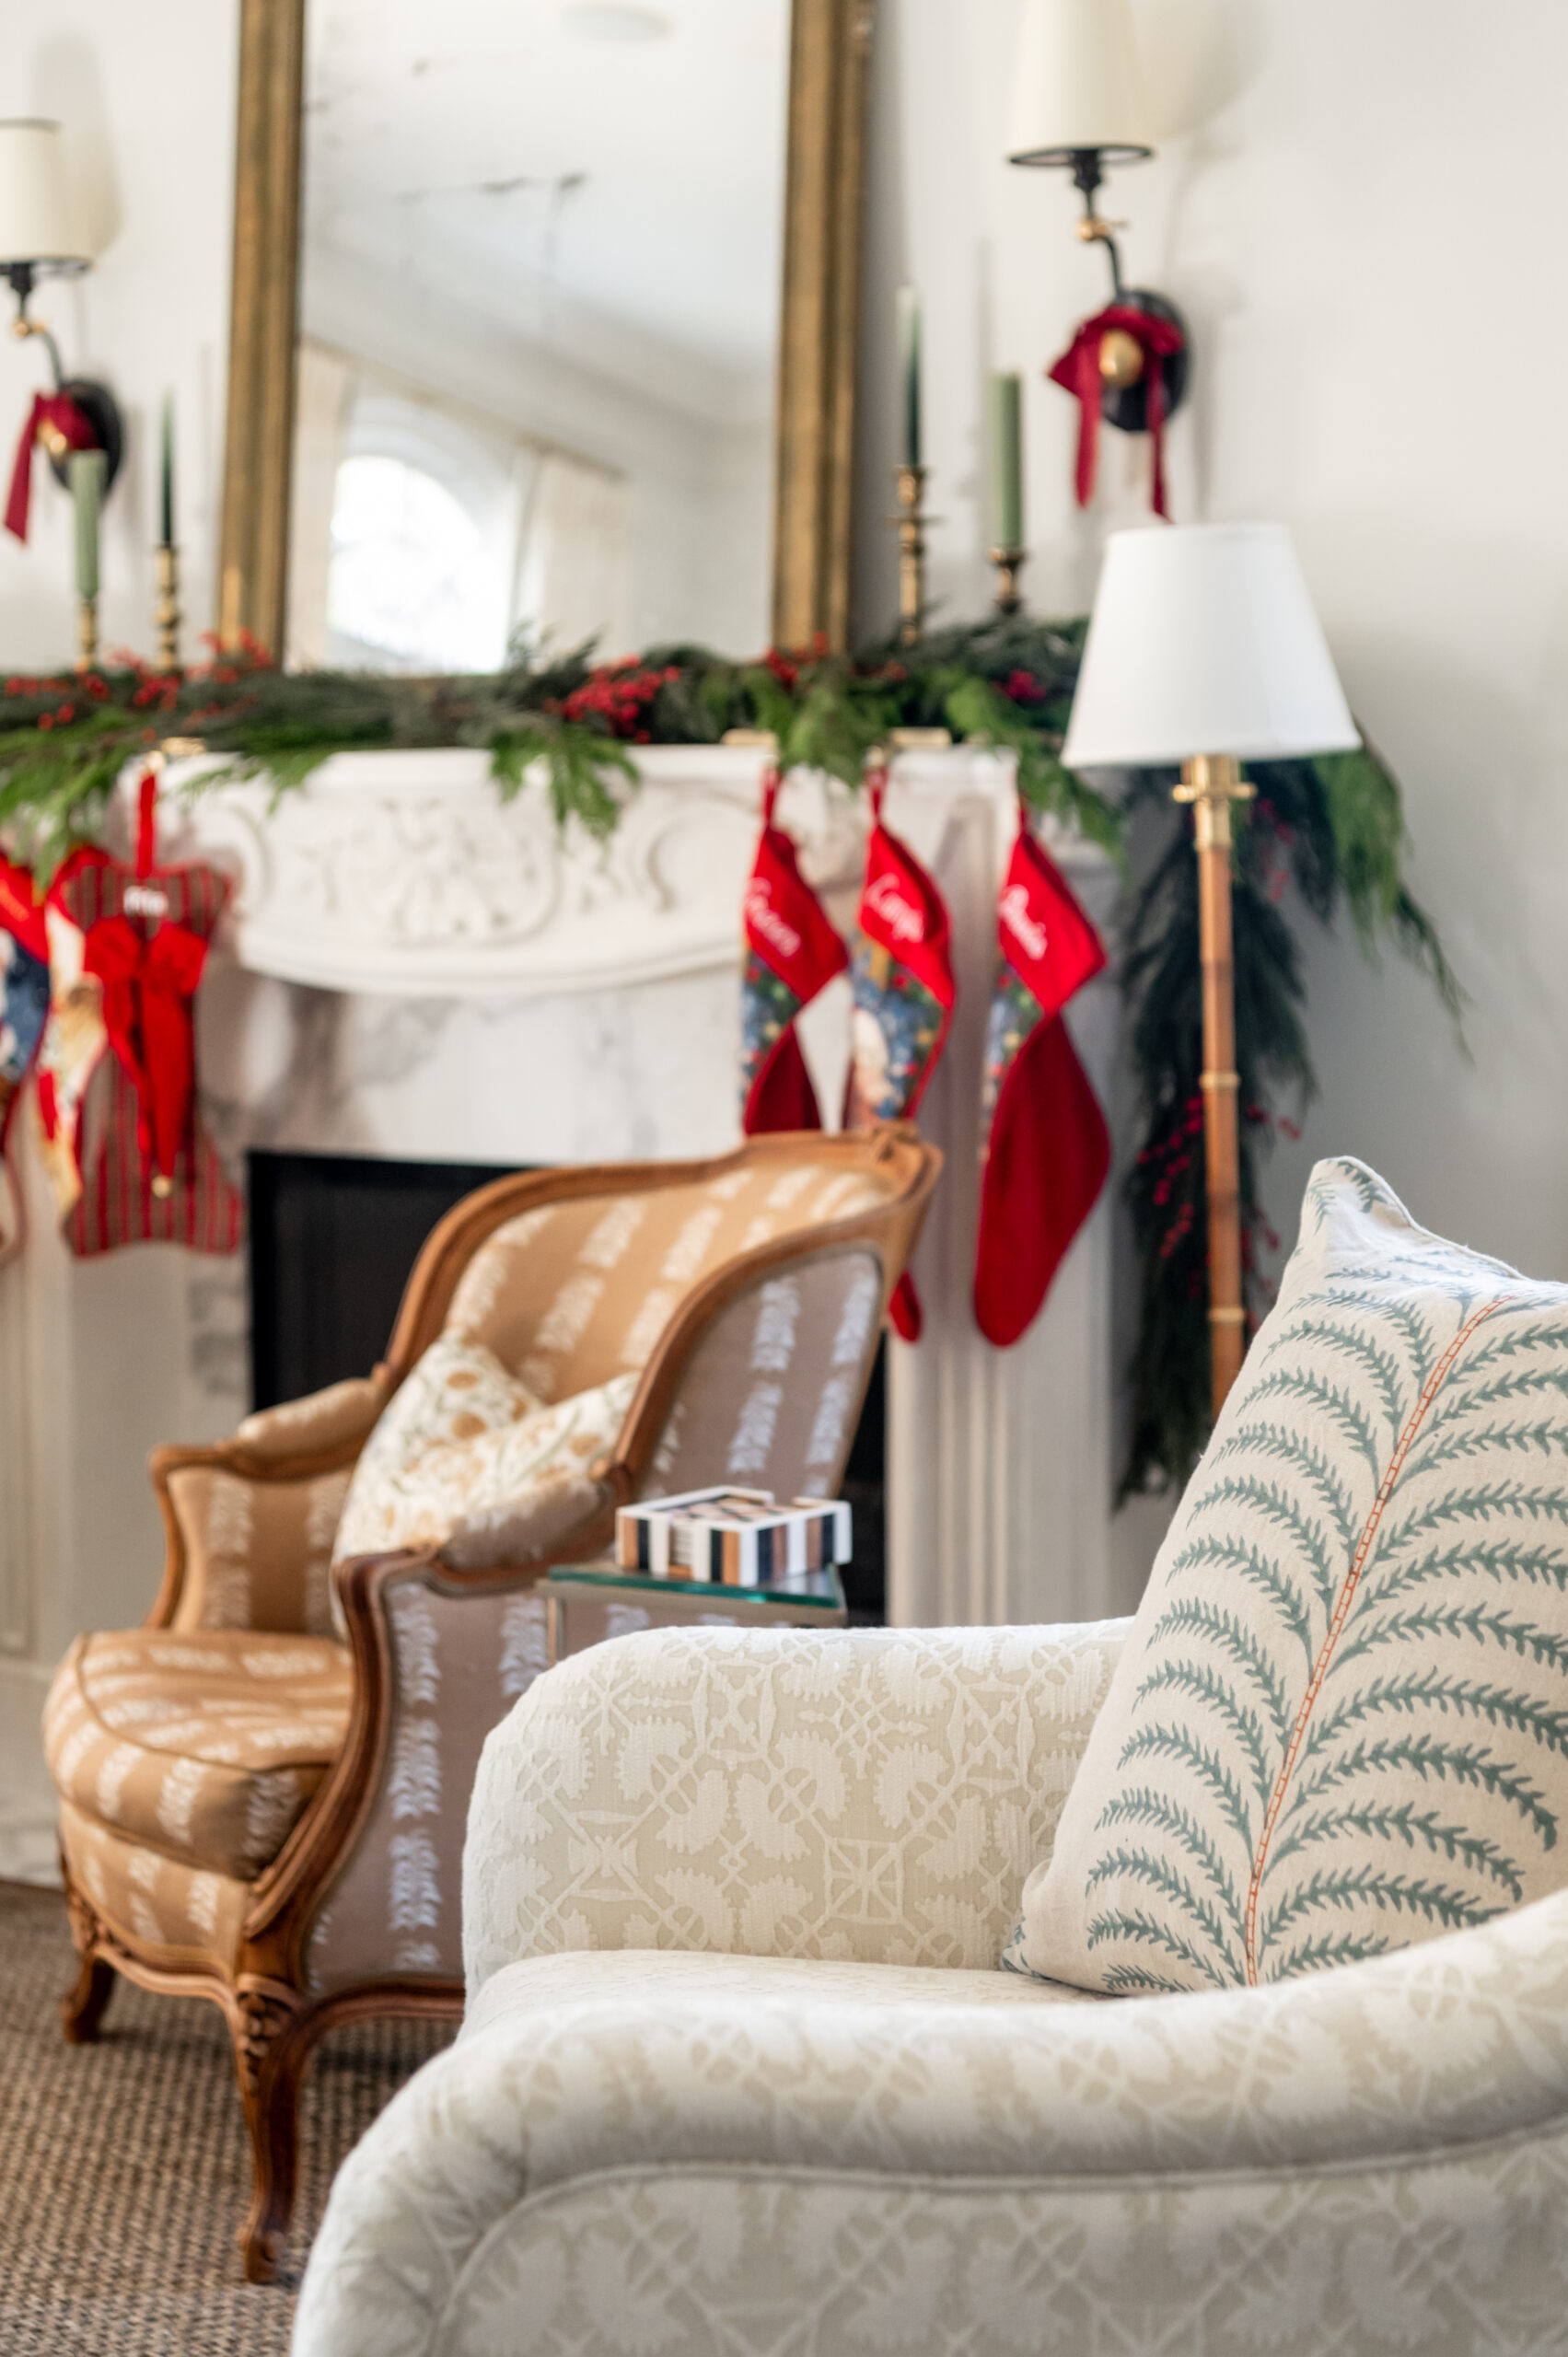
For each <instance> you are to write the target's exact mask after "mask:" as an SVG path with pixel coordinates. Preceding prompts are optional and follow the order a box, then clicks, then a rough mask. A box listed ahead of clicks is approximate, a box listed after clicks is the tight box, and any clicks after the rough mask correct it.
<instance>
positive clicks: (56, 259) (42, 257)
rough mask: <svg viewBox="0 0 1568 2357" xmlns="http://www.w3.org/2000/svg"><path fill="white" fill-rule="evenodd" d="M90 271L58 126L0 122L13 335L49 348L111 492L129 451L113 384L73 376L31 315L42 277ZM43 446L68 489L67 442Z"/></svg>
mask: <svg viewBox="0 0 1568 2357" xmlns="http://www.w3.org/2000/svg"><path fill="white" fill-rule="evenodd" d="M91 267H92V257H91V255H90V254H87V253H84V251H83V250H82V241H81V239H80V238H79V237H78V236H77V234H76V231H75V226H74V224H73V221H72V215H71V206H70V203H69V201H68V198H67V193H66V188H65V168H64V157H62V154H61V151H60V126H59V124H58V123H57V122H37V121H24V122H0V277H4V278H5V279H6V281H7V282H8V284H9V285H10V288H11V292H12V293H13V294H14V295H15V296H16V298H17V316H16V318H15V319H14V320H13V321H12V323H11V332H12V334H13V335H17V336H23V337H26V336H37V337H38V338H39V339H40V341H41V343H42V344H43V347H44V349H45V351H46V352H47V353H48V354H49V366H50V373H51V374H52V377H53V379H54V390H55V392H56V393H63V394H64V396H65V397H66V399H67V400H69V401H72V402H74V403H75V407H76V408H77V409H78V410H80V412H82V415H83V417H85V418H86V420H87V424H89V425H90V426H91V427H92V430H93V433H94V435H95V437H96V447H98V448H99V449H100V450H101V451H102V452H103V454H104V458H105V460H106V462H107V463H106V467H105V477H106V483H105V487H106V488H107V486H108V484H109V483H111V482H113V481H114V478H115V476H116V475H117V474H118V473H119V471H120V461H121V459H122V456H123V454H124V447H125V429H124V424H123V421H122V418H121V414H120V404H119V402H118V401H116V400H115V398H114V395H113V394H112V393H111V392H110V389H109V387H108V386H107V385H103V384H99V382H98V381H97V380H96V379H95V378H93V377H67V376H66V375H65V373H64V368H63V367H62V366H61V361H60V347H59V345H58V344H57V343H55V341H54V338H53V336H52V333H51V332H50V331H49V329H48V328H47V327H46V326H45V325H44V323H43V321H42V320H41V319H32V318H30V317H29V312H28V305H29V302H30V301H31V299H32V295H33V290H34V287H35V286H36V284H37V283H38V280H39V279H40V278H41V276H45V275H49V276H53V277H75V276H76V275H77V274H78V273H81V272H82V271H84V270H90V269H91ZM57 441H58V443H59V447H55V445H56V442H57ZM43 447H44V449H45V451H46V453H47V455H48V459H49V463H50V465H51V467H52V470H53V471H54V475H55V478H56V480H57V481H58V482H59V483H60V484H61V485H62V487H64V486H65V485H66V483H67V482H68V476H67V471H66V461H67V459H68V457H69V452H68V450H67V448H66V447H65V445H64V440H63V439H61V438H60V437H58V436H55V437H52V438H45V439H44V445H43Z"/></svg>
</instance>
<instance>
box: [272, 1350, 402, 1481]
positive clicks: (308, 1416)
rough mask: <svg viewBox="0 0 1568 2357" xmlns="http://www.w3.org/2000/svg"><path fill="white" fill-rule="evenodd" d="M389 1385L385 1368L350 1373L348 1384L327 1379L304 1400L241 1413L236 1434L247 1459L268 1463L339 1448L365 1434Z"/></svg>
mask: <svg viewBox="0 0 1568 2357" xmlns="http://www.w3.org/2000/svg"><path fill="white" fill-rule="evenodd" d="M390 1388H391V1377H390V1376H389V1375H388V1373H387V1372H386V1370H385V1369H383V1370H382V1371H381V1372H380V1373H379V1374H378V1375H376V1376H352V1377H351V1378H350V1379H349V1381H348V1382H346V1383H329V1384H328V1386H327V1387H326V1389H325V1390H324V1391H312V1392H311V1393H309V1395H308V1397H307V1398H306V1399H285V1401H284V1402H283V1403H282V1405H281V1406H279V1407H276V1408H259V1409H258V1410H257V1411H256V1412H255V1414H254V1415H250V1416H242V1417H241V1418H240V1420H239V1422H238V1424H237V1425H236V1426H235V1432H234V1437H235V1439H236V1440H237V1441H238V1443H239V1445H240V1446H241V1447H242V1448H244V1449H246V1450H247V1451H248V1452H249V1454H250V1456H251V1457H261V1458H262V1459H264V1460H268V1461H271V1460H273V1459H276V1458H279V1457H303V1456H305V1455H307V1454H308V1452H310V1451H312V1450H315V1449H330V1448H338V1447H341V1446H342V1445H343V1443H344V1442H345V1441H359V1440H363V1439H364V1438H365V1435H366V1433H367V1432H368V1431H369V1430H370V1428H371V1426H372V1425H373V1424H374V1422H376V1419H377V1416H378V1415H379V1414H380V1412H381V1411H382V1409H383V1408H384V1407H385V1406H386V1404H387V1394H388V1392H389V1390H390Z"/></svg>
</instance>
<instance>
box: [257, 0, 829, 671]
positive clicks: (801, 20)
mask: <svg viewBox="0 0 1568 2357" xmlns="http://www.w3.org/2000/svg"><path fill="white" fill-rule="evenodd" d="M874 4H875V0H793V12H792V19H791V30H790V87H789V136H788V157H787V165H786V180H785V190H784V296H783V303H782V307H781V316H780V322H779V358H778V416H777V425H776V432H775V455H774V496H773V599H772V612H773V639H774V643H775V644H777V645H780V646H803V645H805V644H807V643H808V641H809V640H811V639H812V638H813V637H814V636H815V635H816V634H817V633H819V632H820V633H822V634H823V635H824V636H825V638H826V639H827V642H828V644H829V645H830V647H833V648H842V646H843V645H844V644H846V641H847V637H848V632H849V584H850V533H851V527H852V517H853V489H854V394H855V350H856V343H857V340H858V328H859V313H860V257H861V244H862V235H861V228H862V206H863V199H864V190H865V106H866V87H867V69H868V64H869V58H870V49H871V22H872V10H873V6H874ZM306 6H307V0H240V19H239V100H238V135H237V141H236V157H235V189H234V274H233V285H232V293H231V313H230V326H229V351H228V436H227V445H226V459H225V467H224V492H223V532H222V540H221V544H220V553H219V566H218V579H219V584H220V589H219V611H218V631H219V634H220V637H221V639H222V641H223V644H225V645H226V646H233V645H236V644H238V641H239V639H240V636H241V634H242V633H246V632H249V633H250V635H251V636H252V637H254V638H256V639H259V640H260V641H261V644H263V645H264V646H268V647H272V648H273V649H275V650H281V648H282V647H283V644H284V631H285V620H286V611H285V608H286V598H287V590H288V516H289V483H290V475H291V471H292V466H293V458H294V383H295V346H296V336H297V324H298V311H299V214H300V148H301V131H300V123H301V102H302V99H303V95H304V67H305V10H306ZM729 651H731V652H734V651H737V650H729Z"/></svg>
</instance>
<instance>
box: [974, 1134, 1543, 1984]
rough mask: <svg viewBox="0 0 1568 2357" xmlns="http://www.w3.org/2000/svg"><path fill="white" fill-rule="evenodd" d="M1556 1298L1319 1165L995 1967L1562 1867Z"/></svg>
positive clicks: (1310, 1924) (1095, 1963)
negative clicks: (1002, 1959) (1272, 1303)
mask: <svg viewBox="0 0 1568 2357" xmlns="http://www.w3.org/2000/svg"><path fill="white" fill-rule="evenodd" d="M1565 1831H1568V1285H1562V1284H1552V1283H1537V1282H1534V1281H1533V1280H1531V1279H1530V1278H1528V1277H1522V1276H1520V1275H1519V1274H1518V1273H1517V1272H1516V1271H1515V1270H1513V1269H1510V1268H1506V1267H1504V1265H1503V1263H1502V1262H1500V1261H1497V1260H1483V1259H1482V1258H1481V1256H1480V1254H1478V1253H1474V1252H1469V1251H1467V1250H1465V1249H1464V1248H1463V1247H1461V1246H1459V1245H1457V1244H1448V1243H1445V1242H1444V1240H1443V1239H1442V1237H1436V1236H1431V1235H1428V1233H1427V1232H1426V1230H1425V1229H1424V1228H1421V1227H1418V1226H1417V1225H1416V1224H1415V1222H1414V1221H1413V1220H1412V1219H1411V1215H1410V1213H1408V1212H1407V1211H1406V1210H1405V1207H1404V1205H1403V1204H1402V1203H1401V1202H1400V1200H1399V1198H1398V1197H1397V1196H1396V1195H1395V1194H1394V1193H1393V1192H1392V1191H1391V1190H1390V1189H1388V1187H1386V1186H1385V1185H1384V1183H1383V1181H1382V1180H1381V1179H1377V1178H1376V1177H1375V1176H1374V1175H1373V1173H1372V1172H1371V1171H1370V1170H1367V1169H1365V1168H1364V1167H1363V1166H1362V1165H1361V1164H1360V1163H1358V1162H1349V1161H1343V1162H1322V1163H1319V1164H1318V1167H1317V1169H1316V1170H1315V1171H1314V1172H1313V1174H1312V1179H1311V1183H1310V1185H1309V1186H1308V1188H1307V1199H1306V1202H1305V1203H1304V1205H1303V1207H1302V1219H1301V1241H1300V1243H1299V1244H1298V1245H1297V1247H1296V1249H1295V1253H1294V1254H1293V1256H1292V1258H1291V1262H1290V1265H1289V1267H1288V1268H1287V1269H1286V1271H1285V1273H1284V1278H1283V1283H1282V1285H1281V1288H1280V1298H1279V1302H1278V1305H1277V1306H1276V1307H1275V1309H1274V1310H1273V1312H1272V1315H1271V1316H1270V1318H1268V1320H1267V1321H1266V1323H1265V1324H1264V1326H1263V1328H1262V1329H1261V1331H1260V1333H1259V1336H1258V1339H1257V1341H1255V1342H1254V1343H1253V1345H1252V1349H1251V1351H1250V1352H1249V1354H1248V1358H1247V1363H1246V1365H1245V1366H1244V1368H1243V1369H1242V1372H1241V1375H1240V1377H1239V1378H1238V1380H1237V1384H1236V1387H1235V1388H1234V1389H1233V1391H1232V1392H1231V1395H1230V1398H1229V1399H1228V1400H1227V1401H1226V1403H1225V1411H1224V1413H1223V1414H1222V1415H1221V1417H1220V1420H1219V1422H1218V1424H1217V1426H1216V1427H1215V1431H1214V1438H1213V1440H1212V1441H1211V1442H1210V1444H1209V1446H1208V1449H1207V1450H1206V1452H1205V1453H1204V1457H1203V1461H1202V1464H1201V1465H1200V1466H1199V1468H1198V1470H1197V1472H1196V1473H1195V1474H1194V1475H1193V1477H1192V1480H1191V1482H1190V1484H1189V1485H1188V1489H1187V1493H1186V1495H1185V1497H1184V1498H1183V1499H1182V1502H1181V1504H1180V1507H1179V1511H1178V1513H1177V1516H1176V1519H1175V1521H1174V1522H1173V1523H1172V1525H1171V1528H1170V1533H1169V1536H1168V1538H1167V1540H1166V1543H1165V1546H1164V1547H1163V1549H1162V1550H1161V1551H1160V1555H1159V1559H1158V1561H1157V1562H1156V1564H1155V1568H1154V1571H1153V1573H1152V1574H1151V1576H1150V1580H1149V1585H1148V1589H1147V1592H1146V1593H1145V1595H1144V1601H1143V1605H1142V1607H1141V1608H1140V1610H1139V1613H1138V1617H1137V1620H1136V1621H1135V1623H1134V1625H1133V1629H1132V1636H1131V1637H1130V1639H1129V1640H1128V1643H1127V1647H1126V1650H1125V1652H1124V1653H1123V1654H1122V1655H1121V1660H1120V1662H1119V1663H1118V1665H1117V1668H1116V1674H1115V1677H1114V1678H1113V1679H1112V1682H1111V1687H1110V1691H1109V1695H1108V1696H1107V1698H1106V1702H1105V1707H1104V1709H1103V1710H1102V1711H1101V1713H1100V1715H1099V1717H1098V1720H1097V1721H1096V1723H1095V1728H1094V1733H1093V1735H1092V1736H1090V1738H1089V1743H1088V1746H1087V1748H1086V1751H1085V1754H1084V1758H1083V1760H1082V1762H1081V1764H1080V1767H1079V1770H1078V1772H1077V1775H1076V1776H1075V1778H1074V1783H1073V1789H1072V1791H1071V1793H1070V1794H1068V1797H1067V1805H1066V1807H1065V1809H1064V1810H1063V1817H1062V1822H1061V1825H1060V1827H1059V1829H1058V1831H1057V1836H1056V1840H1055V1844H1054V1847H1053V1849H1052V1852H1051V1858H1050V1860H1049V1862H1048V1863H1047V1864H1045V1865H1043V1866H1040V1867H1038V1868H1037V1869H1036V1871H1035V1872H1034V1874H1033V1875H1030V1877H1029V1880H1028V1884H1027V1885H1026V1886H1025V1890H1024V1903H1023V1922H1022V1925H1021V1927H1020V1931H1019V1933H1018V1935H1017V1937H1016V1940H1015V1942H1014V1944H1013V1946H1012V1947H1011V1949H1010V1950H1009V1953H1008V1956H1007V1959H1006V1960H1007V1961H1008V1962H1009V1963H1010V1964H1015V1965H1017V1966H1021V1967H1022V1968H1025V1969H1027V1970H1032V1971H1034V1972H1036V1973H1039V1974H1040V1975H1041V1976H1042V1977H1044V1978H1046V1979H1049V1980H1064V1981H1069V1982H1074V1983H1075V1984H1076V1985H1077V1986H1079V1987H1080V1988H1086V1989H1096V1990H1104V1991H1109V1992H1110V1993H1112V1994H1117V1993H1121V1992H1135V1991H1147V1990H1160V1989H1204V1988H1225V1987H1230V1986H1234V1985H1235V1984H1237V1983H1238V1982H1241V1983H1249V1984H1252V1983H1257V1982H1260V1981H1272V1980H1285V1979H1288V1978H1289V1977H1291V1976H1292V1975H1293V1974H1296V1973H1303V1972H1316V1971H1320V1970H1322V1969H1323V1968H1325V1967H1328V1966H1331V1965H1336V1964H1343V1963H1349V1962H1352V1961H1353V1960H1355V1959H1357V1958H1359V1957H1363V1956H1376V1955H1379V1954H1380V1953H1381V1952H1382V1951H1383V1950H1385V1949H1388V1948H1400V1947H1407V1946H1410V1945H1411V1944H1412V1943H1414V1942H1416V1941H1418V1940H1429V1939H1435V1938H1437V1937H1439V1936H1440V1935H1441V1934H1442V1933H1445V1932H1450V1931H1459V1930H1462V1929H1464V1928H1465V1927H1466V1926H1467V1925H1469V1924H1472V1923H1481V1922H1485V1921H1486V1920H1487V1918H1488V1917H1489V1916H1493V1915H1497V1914H1500V1913H1502V1912H1503V1911H1504V1909H1507V1908H1510V1907H1515V1906H1517V1905H1518V1904H1520V1903H1521V1902H1522V1901H1525V1900H1529V1899H1535V1898H1544V1897H1545V1896H1546V1895H1547V1893H1548V1892H1550V1891H1554V1890H1559V1889H1561V1888H1562V1887H1563V1885H1564V1883H1568V1840H1564V1839H1563V1838H1562V1836H1563V1834H1564V1832H1565Z"/></svg>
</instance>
